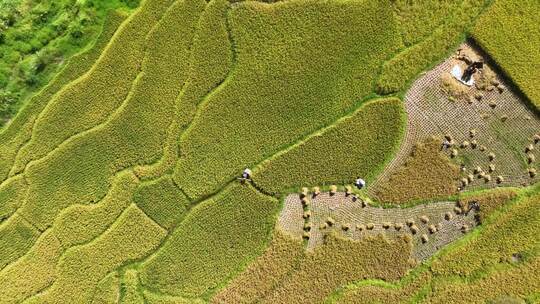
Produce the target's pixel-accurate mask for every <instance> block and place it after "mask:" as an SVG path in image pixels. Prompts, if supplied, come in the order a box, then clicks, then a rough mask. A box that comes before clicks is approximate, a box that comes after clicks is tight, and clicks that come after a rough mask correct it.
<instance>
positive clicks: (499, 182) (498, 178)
mask: <svg viewBox="0 0 540 304" xmlns="http://www.w3.org/2000/svg"><path fill="white" fill-rule="evenodd" d="M496 181H497V184H501V183H503V182H504V178H503V177H502V176H500V175H499V176H497V179H496Z"/></svg>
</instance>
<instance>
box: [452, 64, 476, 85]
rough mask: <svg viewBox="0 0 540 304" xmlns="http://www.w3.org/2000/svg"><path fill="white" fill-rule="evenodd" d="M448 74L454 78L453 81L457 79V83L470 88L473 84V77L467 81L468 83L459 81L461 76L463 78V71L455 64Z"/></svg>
mask: <svg viewBox="0 0 540 304" xmlns="http://www.w3.org/2000/svg"><path fill="white" fill-rule="evenodd" d="M450 74H452V76H454V78H455V79H457V80H458V81H459V82H461V83H463V84H464V85H468V86H472V85H473V84H474V77H471V79H469V81H467V82H465V81H463V80H461V76H463V70H462V69H461V67H460V66H459V64H456V65H455V66H454V67H453V68H452V72H450Z"/></svg>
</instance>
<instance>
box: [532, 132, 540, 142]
mask: <svg viewBox="0 0 540 304" xmlns="http://www.w3.org/2000/svg"><path fill="white" fill-rule="evenodd" d="M533 141H534V143H535V144H537V143H540V134H535V135H534V137H533Z"/></svg>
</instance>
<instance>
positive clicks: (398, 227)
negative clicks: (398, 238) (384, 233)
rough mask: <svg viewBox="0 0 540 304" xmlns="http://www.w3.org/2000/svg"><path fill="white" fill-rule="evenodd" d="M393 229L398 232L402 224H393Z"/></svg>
mask: <svg viewBox="0 0 540 304" xmlns="http://www.w3.org/2000/svg"><path fill="white" fill-rule="evenodd" d="M394 228H395V229H396V230H397V231H400V230H401V229H402V228H403V224H402V223H395V224H394Z"/></svg>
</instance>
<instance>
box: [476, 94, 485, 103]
mask: <svg viewBox="0 0 540 304" xmlns="http://www.w3.org/2000/svg"><path fill="white" fill-rule="evenodd" d="M483 97H484V94H482V93H476V94H475V95H474V98H476V100H478V101H480V100H482V98H483Z"/></svg>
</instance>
